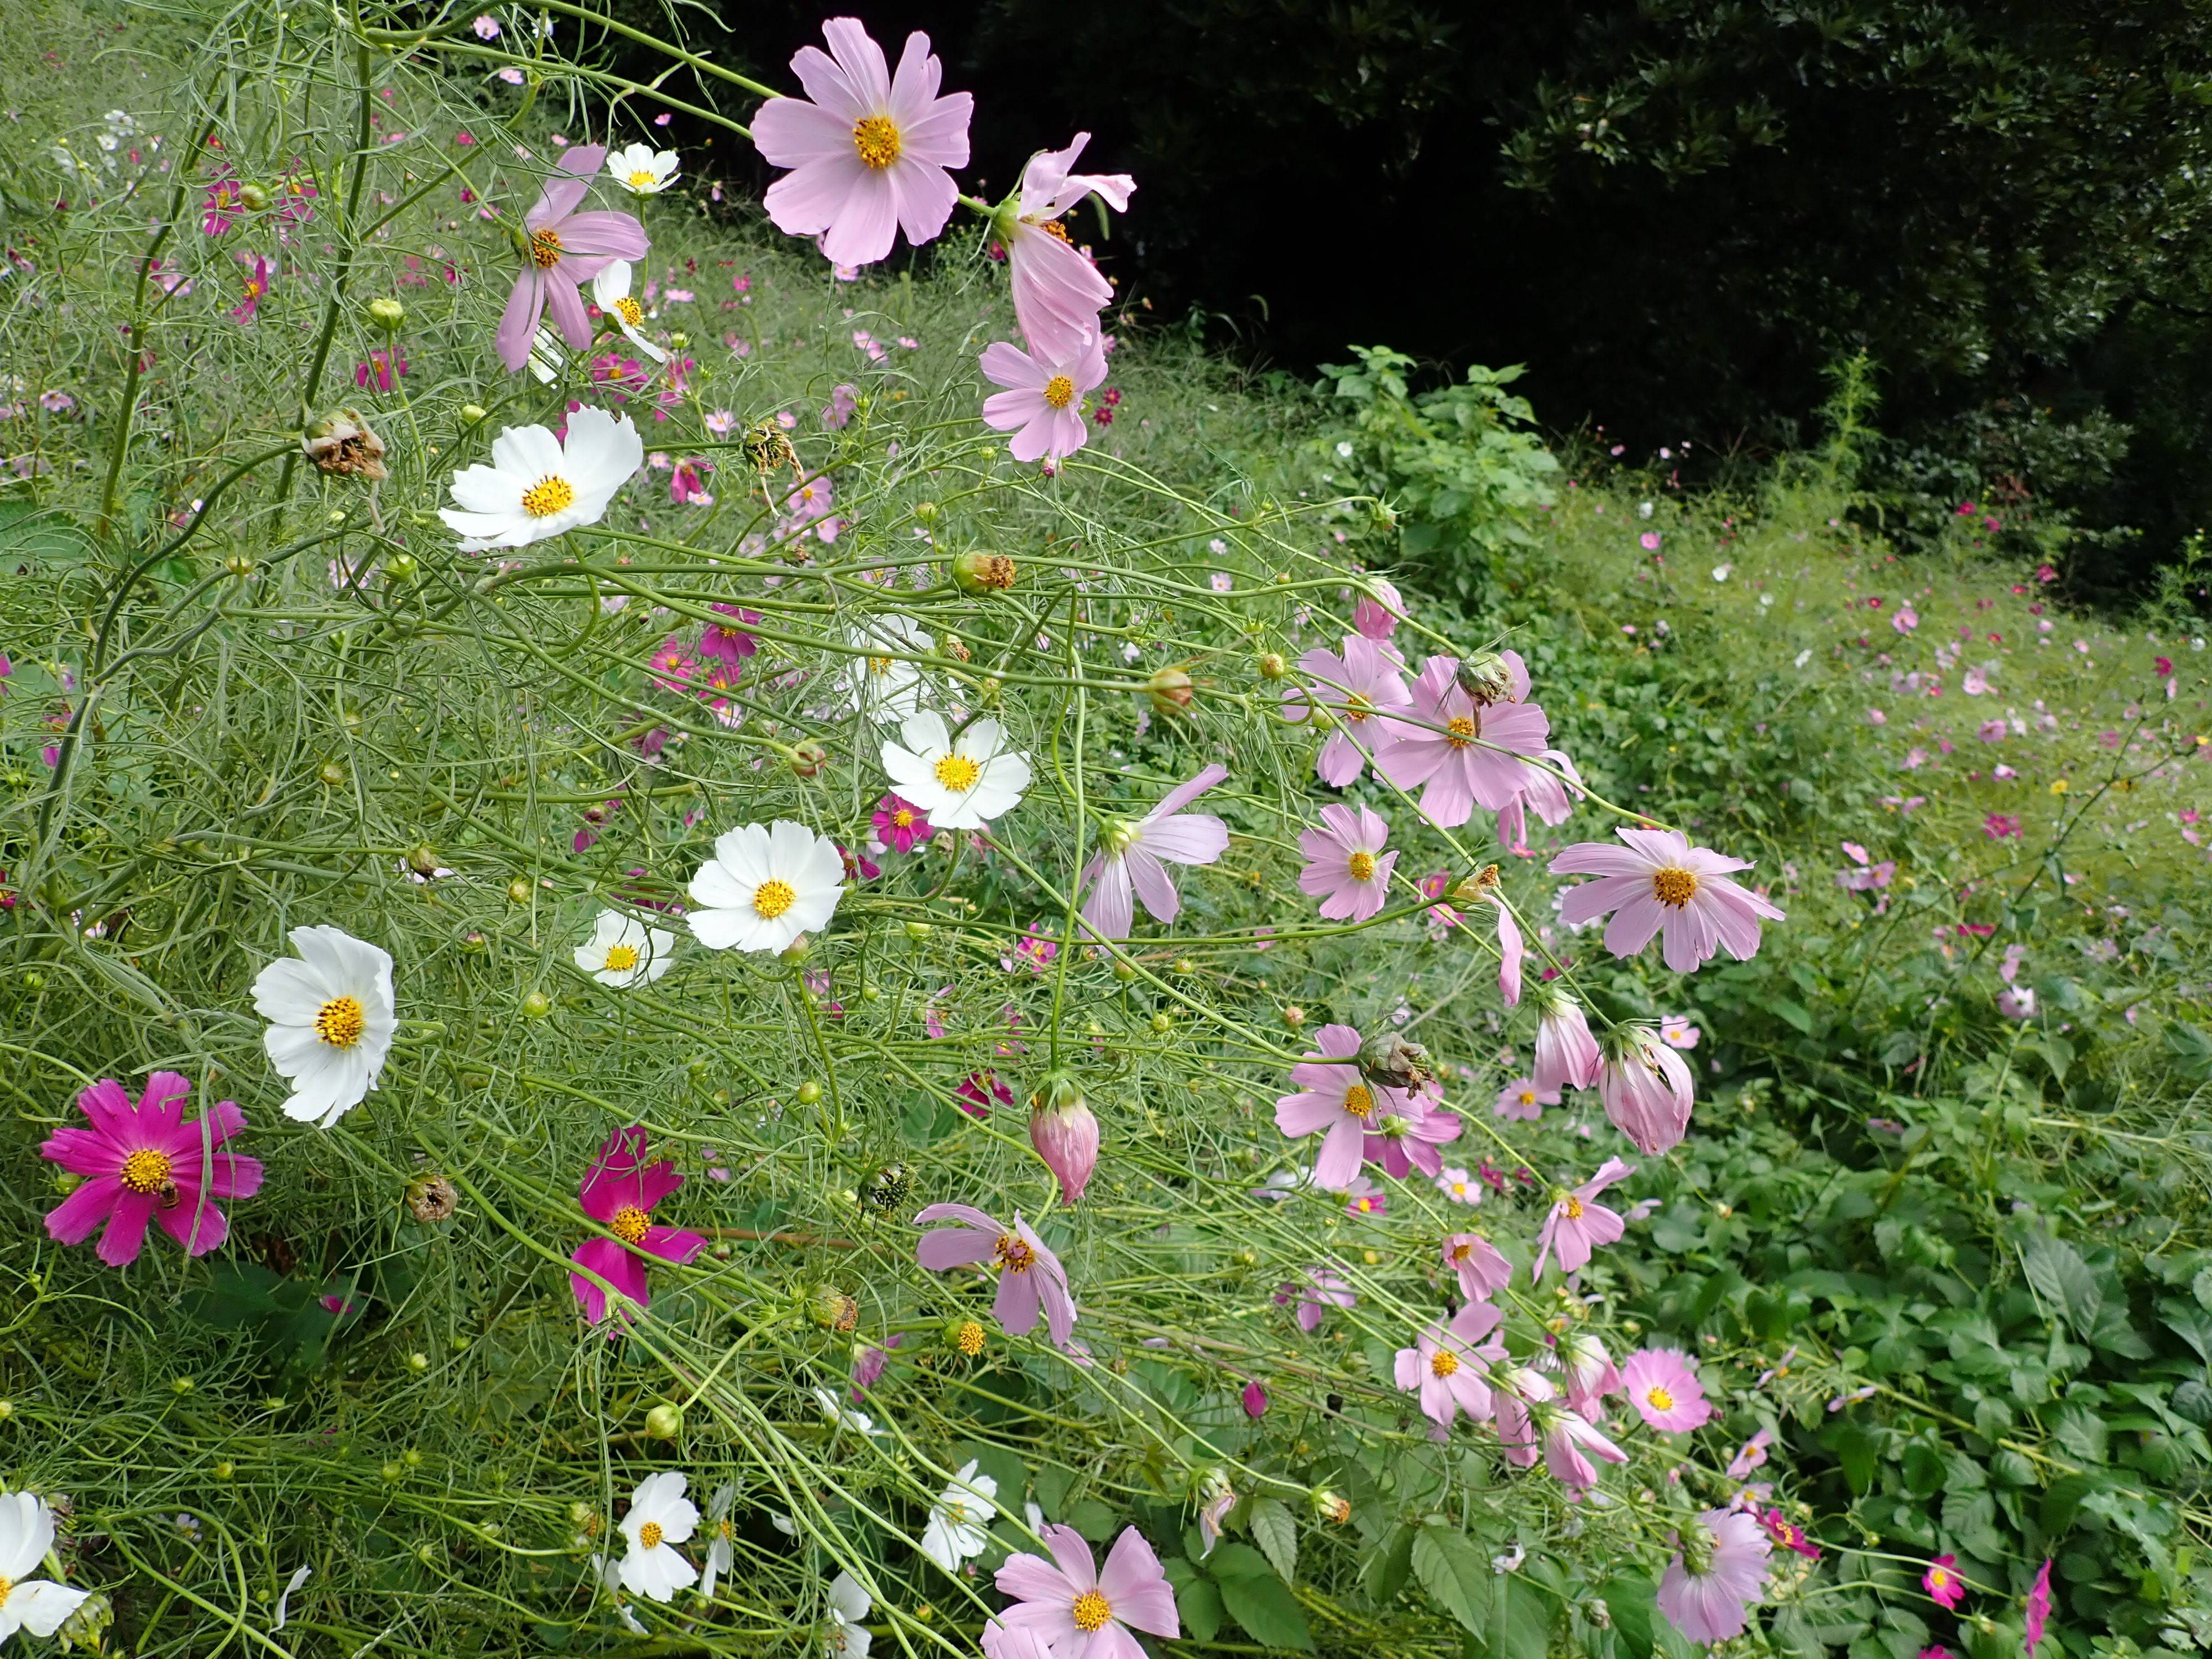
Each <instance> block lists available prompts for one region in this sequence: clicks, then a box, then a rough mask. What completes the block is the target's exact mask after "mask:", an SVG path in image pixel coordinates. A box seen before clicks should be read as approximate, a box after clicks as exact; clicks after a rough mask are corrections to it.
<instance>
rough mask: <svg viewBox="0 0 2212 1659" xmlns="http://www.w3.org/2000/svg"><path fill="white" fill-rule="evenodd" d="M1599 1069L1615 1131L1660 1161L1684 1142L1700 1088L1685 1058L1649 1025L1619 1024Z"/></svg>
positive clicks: (1609, 1038)
mask: <svg viewBox="0 0 2212 1659" xmlns="http://www.w3.org/2000/svg"><path fill="white" fill-rule="evenodd" d="M1602 1052H1603V1056H1604V1057H1603V1058H1602V1059H1601V1060H1600V1062H1599V1064H1598V1068H1597V1097H1598V1098H1599V1099H1600V1100H1601V1101H1603V1102H1604V1103H1605V1115H1606V1116H1607V1118H1609V1119H1610V1120H1611V1121H1612V1123H1613V1127H1614V1128H1616V1129H1618V1130H1620V1132H1621V1133H1623V1134H1625V1135H1626V1136H1627V1137H1628V1138H1629V1139H1631V1140H1632V1141H1634V1142H1635V1143H1636V1150H1637V1151H1638V1152H1642V1153H1644V1155H1645V1156H1647V1157H1656V1156H1657V1155H1658V1154H1660V1153H1661V1152H1666V1151H1667V1150H1668V1148H1670V1147H1672V1146H1675V1145H1676V1144H1677V1143H1679V1142H1680V1140H1681V1139H1682V1137H1683V1135H1684V1134H1686V1133H1688V1131H1689V1127H1690V1110H1691V1108H1692V1106H1693V1105H1694V1104H1695V1103H1696V1098H1697V1091H1696V1085H1695V1084H1694V1083H1693V1082H1692V1079H1691V1077H1690V1068H1689V1066H1688V1065H1687V1064H1686V1063H1685V1061H1684V1060H1683V1059H1682V1057H1681V1055H1680V1054H1676V1053H1675V1052H1674V1049H1673V1048H1671V1047H1670V1046H1668V1044H1666V1043H1663V1042H1660V1041H1659V1039H1658V1037H1657V1036H1655V1035H1654V1034H1653V1032H1652V1030H1651V1028H1650V1026H1648V1025H1616V1026H1614V1027H1613V1029H1612V1030H1610V1031H1607V1033H1606V1036H1605V1042H1604V1044H1603V1050H1602Z"/></svg>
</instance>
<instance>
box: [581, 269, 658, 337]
mask: <svg viewBox="0 0 2212 1659" xmlns="http://www.w3.org/2000/svg"><path fill="white" fill-rule="evenodd" d="M629 279H630V265H629V260H627V259H616V260H612V261H611V262H610V263H609V264H608V265H607V268H606V269H605V270H602V271H601V272H600V273H599V275H598V276H594V277H592V302H593V303H594V304H596V305H597V306H598V307H599V309H600V310H602V311H604V312H605V313H607V315H608V316H610V317H611V318H613V319H615V321H616V322H617V323H618V324H620V325H622V331H623V337H624V338H626V339H627V340H629V343H631V344H632V345H634V346H635V347H636V348H637V349H639V350H640V351H642V352H643V353H644V354H645V355H646V356H648V357H650V358H652V359H653V362H656V363H665V362H667V361H668V354H667V353H666V352H665V351H663V350H662V349H660V348H659V346H657V345H655V344H653V342H652V341H650V340H648V339H647V338H646V337H645V336H644V335H643V334H642V333H641V332H640V331H639V330H638V325H639V324H640V323H641V322H643V321H644V320H645V307H643V306H641V305H640V304H639V303H638V302H637V301H635V300H633V299H631V298H630V297H629Z"/></svg>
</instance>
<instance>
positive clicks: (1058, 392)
mask: <svg viewBox="0 0 2212 1659" xmlns="http://www.w3.org/2000/svg"><path fill="white" fill-rule="evenodd" d="M1044 400H1045V402H1047V403H1048V404H1051V405H1052V406H1053V407H1054V409H1066V407H1067V406H1068V404H1071V403H1073V402H1074V401H1075V382H1074V381H1073V380H1069V379H1068V378H1067V376H1066V375H1065V374H1055V375H1054V376H1053V377H1052V379H1050V380H1047V381H1046V382H1045V383H1044Z"/></svg>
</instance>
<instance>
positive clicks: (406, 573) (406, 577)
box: [384, 553, 422, 582]
mask: <svg viewBox="0 0 2212 1659" xmlns="http://www.w3.org/2000/svg"><path fill="white" fill-rule="evenodd" d="M421 568H422V567H421V566H420V565H418V564H416V562H415V556H414V555H413V554H412V553H394V554H393V555H392V556H391V557H390V558H388V559H386V561H385V562H384V574H386V575H387V576H389V577H391V578H392V580H394V581H396V582H410V581H413V580H415V574H416V571H418V570H420V569H421Z"/></svg>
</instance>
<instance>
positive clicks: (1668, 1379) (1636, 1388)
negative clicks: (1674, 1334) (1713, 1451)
mask: <svg viewBox="0 0 2212 1659" xmlns="http://www.w3.org/2000/svg"><path fill="white" fill-rule="evenodd" d="M1620 1380H1621V1382H1622V1383H1624V1384H1625V1385H1626V1387H1627V1389H1628V1403H1629V1404H1630V1405H1632V1406H1633V1407H1636V1413H1637V1415H1638V1416H1639V1417H1641V1418H1642V1419H1644V1421H1645V1422H1646V1423H1648V1424H1650V1425H1651V1426H1652V1427H1653V1428H1655V1429H1657V1430H1660V1431H1662V1432H1663V1433H1667V1434H1687V1433H1688V1432H1689V1431H1691V1430H1692V1429H1698V1428H1703V1427H1704V1426H1705V1424H1706V1423H1708V1422H1709V1421H1711V1418H1712V1414H1713V1408H1712V1406H1711V1402H1710V1401H1707V1400H1706V1398H1705V1385H1704V1384H1702V1383H1699V1381H1698V1374H1697V1372H1695V1371H1694V1370H1691V1369H1690V1362H1689V1360H1688V1359H1687V1358H1686V1357H1685V1356H1684V1355H1683V1354H1681V1353H1680V1352H1678V1351H1677V1350H1675V1349H1673V1348H1638V1350H1637V1351H1636V1352H1634V1353H1632V1354H1631V1355H1629V1356H1628V1363H1627V1364H1626V1365H1624V1366H1622V1367H1621V1373H1620Z"/></svg>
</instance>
